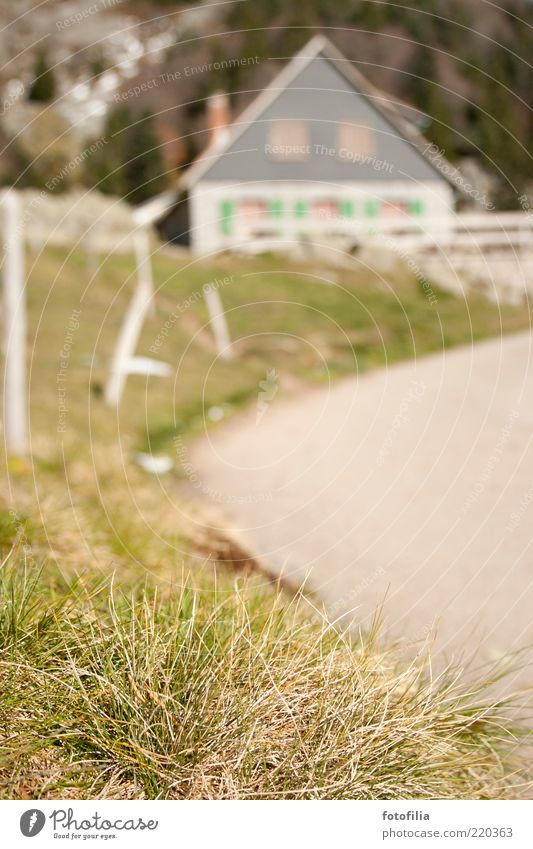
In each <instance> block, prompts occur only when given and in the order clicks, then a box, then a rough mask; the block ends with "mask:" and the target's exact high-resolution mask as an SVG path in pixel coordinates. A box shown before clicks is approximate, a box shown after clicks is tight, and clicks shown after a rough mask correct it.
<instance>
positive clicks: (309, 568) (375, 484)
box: [189, 334, 533, 678]
mask: <svg viewBox="0 0 533 849" xmlns="http://www.w3.org/2000/svg"><path fill="white" fill-rule="evenodd" d="M531 343H532V337H531V336H530V335H529V334H520V335H515V336H509V337H506V338H504V339H503V340H495V341H490V342H488V343H481V344H478V345H476V346H475V347H472V348H471V347H468V348H461V349H455V350H453V351H451V352H447V353H445V354H439V355H435V356H431V357H426V358H424V359H420V360H418V361H416V362H409V363H406V364H400V365H395V366H393V367H391V368H389V369H387V370H383V371H376V372H373V373H370V374H367V375H364V376H362V377H360V378H358V379H356V378H354V379H349V380H345V381H343V382H340V383H336V384H335V385H333V386H330V387H328V388H325V389H321V390H317V391H313V392H311V393H308V394H300V395H298V394H295V395H293V396H292V397H287V394H286V393H278V394H277V395H276V396H275V397H274V398H273V400H272V401H271V402H270V403H269V402H268V401H267V402H265V403H263V404H260V405H259V407H258V411H259V413H260V412H261V409H263V414H262V417H260V421H259V423H257V418H258V411H256V410H253V411H250V413H247V414H246V415H244V416H241V417H240V418H239V419H237V420H234V421H233V422H232V423H230V424H229V425H227V426H222V427H219V428H218V429H216V430H215V431H214V433H212V434H211V436H210V440H207V439H206V440H204V441H203V442H201V443H198V444H197V445H196V446H195V447H194V449H193V451H192V453H191V454H190V456H189V460H190V461H191V463H192V464H193V466H194V473H195V474H196V475H197V478H195V481H196V484H197V486H198V485H199V484H200V482H201V490H197V491H202V492H203V494H204V497H206V498H210V499H211V500H212V502H213V503H214V504H215V505H217V507H218V508H219V509H220V510H221V511H222V512H223V513H224V514H225V516H227V517H228V518H229V519H230V520H231V521H232V522H233V524H234V526H235V527H236V532H237V535H238V536H239V538H240V539H241V540H242V542H243V543H244V544H245V545H246V546H248V548H249V549H250V550H251V551H252V552H254V553H255V554H256V556H257V557H258V558H259V559H260V560H261V561H263V562H264V563H265V565H266V566H268V567H269V569H271V570H273V571H275V572H277V573H282V574H284V575H285V576H286V577H287V578H288V579H290V580H291V581H293V582H297V583H300V582H302V581H307V584H308V586H309V587H311V588H312V589H313V590H315V591H316V593H317V594H318V595H319V597H320V598H321V599H322V600H323V601H324V602H325V604H326V606H327V607H328V609H329V612H330V614H331V615H332V616H333V617H338V616H347V617H349V618H350V620H353V621H355V622H356V623H358V624H361V625H362V626H364V627H365V626H368V624H369V623H370V622H371V620H372V617H373V616H374V614H375V611H376V608H377V607H378V606H379V605H380V604H381V603H383V606H384V611H383V613H384V619H385V624H386V628H387V629H388V630H389V632H391V633H393V634H395V635H398V636H401V637H402V640H404V641H407V642H408V643H411V642H413V643H418V641H420V640H423V639H424V638H425V637H426V635H427V634H428V632H429V631H431V629H433V628H434V627H435V626H436V627H437V637H436V650H437V649H443V650H445V652H446V653H447V655H448V656H450V655H452V654H453V655H454V656H455V657H457V654H458V652H461V651H463V650H466V651H467V652H470V651H471V649H472V648H473V647H474V646H477V645H479V646H480V655H479V656H480V658H481V659H488V658H495V657H497V656H501V655H505V654H506V653H508V652H509V651H512V650H516V649H518V648H522V647H524V646H526V644H528V643H532V644H533V545H532V542H533V446H532V436H533V406H532V399H533V364H532V359H533V358H532V356H531V354H532V344H531ZM267 394H272V393H268V391H267ZM207 493H209V494H207ZM532 659H533V654H532ZM531 677H532V678H533V675H532V676H531Z"/></svg>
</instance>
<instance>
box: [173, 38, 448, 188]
mask: <svg viewBox="0 0 533 849" xmlns="http://www.w3.org/2000/svg"><path fill="white" fill-rule="evenodd" d="M317 42H319V45H317ZM314 44H315V49H314V50H313V42H311V43H310V45H308V47H307V48H304V50H303V51H302V52H301V54H298V56H297V57H295V59H293V60H292V63H290V64H289V66H287V68H286V69H285V70H284V71H282V72H281V74H280V75H278V77H277V78H276V80H274V83H273V84H272V85H271V86H270V87H269V89H267V90H266V91H265V92H263V94H262V95H260V96H259V97H258V98H257V100H256V101H255V103H254V104H252V106H251V107H249V109H248V110H246V111H245V113H243V115H242V116H241V119H238V120H237V121H236V122H235V123H234V124H233V126H232V130H233V134H232V138H231V139H230V140H229V142H228V143H227V144H226V145H225V146H224V147H223V148H222V149H221V150H211V151H210V150H207V151H206V152H205V155H204V157H203V158H202V159H200V160H199V161H197V163H195V164H194V165H193V166H192V168H191V169H190V173H189V179H187V180H186V183H188V185H193V184H194V183H195V182H197V181H199V180H202V181H205V182H222V183H224V182H257V181H269V182H271V181H278V180H280V181H289V180H290V181H292V180H294V181H311V182H320V181H332V182H345V181H346V182H354V181H355V182H357V181H361V182H365V183H368V182H378V183H379V182H383V181H395V182H402V181H403V182H405V181H412V182H413V183H418V182H427V181H441V182H442V181H445V182H446V180H445V178H444V177H443V176H442V175H441V174H440V173H439V172H438V171H437V169H436V168H435V167H434V166H433V164H432V163H431V162H430V161H429V160H428V159H426V158H425V157H424V155H423V152H422V150H423V146H424V139H422V137H421V136H419V135H418V134H417V132H416V131H415V130H411V129H409V128H407V126H406V124H405V122H404V120H403V119H402V117H401V116H400V114H399V113H398V112H397V111H396V110H395V109H394V107H393V106H392V105H391V104H389V103H387V102H385V101H384V100H383V95H380V93H379V92H377V90H375V89H373V88H372V87H371V86H370V85H369V84H368V83H367V82H366V81H365V80H364V78H363V77H361V76H360V75H358V74H357V72H356V71H354V70H353V69H352V67H351V66H349V63H347V60H345V59H344V58H343V57H342V55H341V54H336V52H335V49H334V48H332V47H331V46H330V45H328V43H327V42H326V41H325V40H324V39H315V40H314ZM308 48H311V49H310V50H309V49H308ZM328 48H329V49H328ZM309 53H310V54H311V55H309ZM306 54H307V55H306ZM347 65H348V66H349V67H348V68H347V67H346V66H347ZM354 78H355V81H354ZM358 82H360V84H359V85H358V84H357V83H358ZM261 101H262V102H261ZM250 113H252V114H250ZM253 113H255V114H253ZM302 127H305V132H303V131H302ZM291 136H294V137H295V138H296V139H297V140H298V145H297V146H296V147H297V148H298V150H300V151H303V155H302V156H300V157H298V155H296V156H290V157H288V158H284V157H283V156H276V153H275V151H274V152H273V141H274V142H275V141H276V139H279V138H285V139H287V143H289V141H290V138H291ZM347 139H348V140H350V139H352V140H355V141H356V144H355V146H354V144H351V145H350V144H348V145H347V144H346V140H347ZM357 139H359V141H360V149H359V150H358V149H357ZM303 142H305V150H303V148H304V144H303ZM428 146H429V145H428ZM274 148H275V144H274Z"/></svg>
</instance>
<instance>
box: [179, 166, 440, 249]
mask: <svg viewBox="0 0 533 849" xmlns="http://www.w3.org/2000/svg"><path fill="white" fill-rule="evenodd" d="M453 210H454V196H453V191H452V189H451V187H450V186H449V185H448V184H447V183H445V182H444V181H439V180H431V181H429V182H427V183H414V182H412V181H409V182H407V181H403V182H402V181H393V180H391V181H389V182H385V183H376V182H375V181H372V182H353V183H349V182H344V183H342V184H330V183H327V182H325V181H320V182H318V181H317V182H316V183H313V182H311V181H306V182H303V183H299V182H288V181H287V182H275V181H269V182H264V183H263V182H262V183H259V184H258V183H242V182H235V183H214V182H207V181H206V182H200V183H198V184H197V185H196V186H195V187H194V188H193V189H192V190H191V194H190V211H191V218H190V227H191V247H192V249H193V251H194V252H195V253H198V254H208V253H212V252H216V251H220V250H227V249H230V248H240V247H243V246H245V245H246V244H247V243H249V242H250V241H251V240H255V239H258V240H261V241H263V242H265V243H267V242H268V243H270V242H277V241H281V242H285V241H287V242H292V241H302V240H307V239H310V240H313V239H328V238H333V237H337V238H339V237H346V238H348V239H352V238H353V240H354V241H363V240H364V239H365V238H368V237H369V236H371V235H372V234H380V233H387V234H394V233H396V232H420V233H425V234H427V235H429V236H430V237H431V238H434V239H436V240H437V241H438V238H439V235H442V234H446V233H449V231H450V229H451V227H452V224H453V215H454V211H453Z"/></svg>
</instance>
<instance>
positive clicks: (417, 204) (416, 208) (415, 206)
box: [410, 199, 424, 215]
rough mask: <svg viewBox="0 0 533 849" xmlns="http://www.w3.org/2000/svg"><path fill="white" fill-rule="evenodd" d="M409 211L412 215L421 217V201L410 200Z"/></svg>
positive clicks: (422, 207)
mask: <svg viewBox="0 0 533 849" xmlns="http://www.w3.org/2000/svg"><path fill="white" fill-rule="evenodd" d="M410 210H411V213H412V215H422V213H423V212H424V204H423V203H422V201H421V200H419V199H417V200H412V201H411V203H410Z"/></svg>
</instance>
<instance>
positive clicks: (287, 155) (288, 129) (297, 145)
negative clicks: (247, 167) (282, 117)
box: [265, 121, 311, 162]
mask: <svg viewBox="0 0 533 849" xmlns="http://www.w3.org/2000/svg"><path fill="white" fill-rule="evenodd" d="M265 150H266V153H267V155H268V156H269V158H270V159H273V160H274V161H275V162H303V161H304V160H306V159H309V157H310V156H311V145H310V143H309V134H308V131H307V125H306V124H305V122H304V121H274V122H273V123H272V124H270V126H269V128H268V144H267V145H266V148H265Z"/></svg>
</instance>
